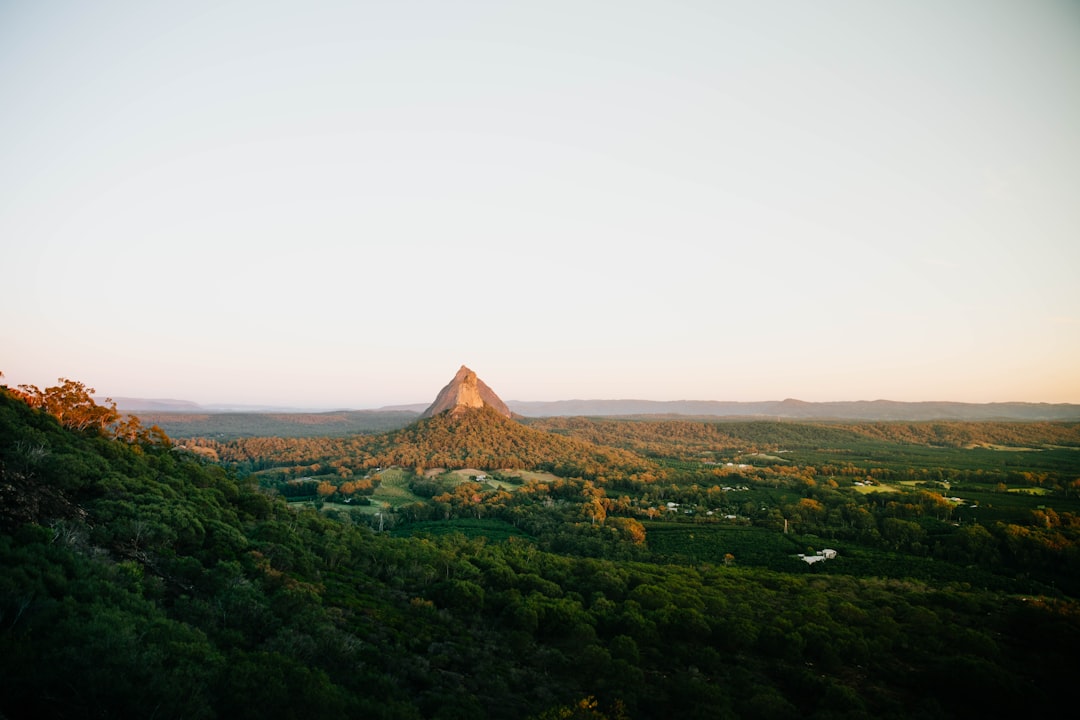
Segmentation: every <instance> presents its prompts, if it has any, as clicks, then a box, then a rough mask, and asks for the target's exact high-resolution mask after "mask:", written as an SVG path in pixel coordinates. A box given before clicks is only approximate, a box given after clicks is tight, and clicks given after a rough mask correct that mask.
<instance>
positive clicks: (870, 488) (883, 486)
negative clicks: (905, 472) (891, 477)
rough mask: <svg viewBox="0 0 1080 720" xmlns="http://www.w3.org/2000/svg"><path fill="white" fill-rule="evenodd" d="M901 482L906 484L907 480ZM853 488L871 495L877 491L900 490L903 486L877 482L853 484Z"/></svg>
mask: <svg viewBox="0 0 1080 720" xmlns="http://www.w3.org/2000/svg"><path fill="white" fill-rule="evenodd" d="M920 482H921V481H920ZM899 484H900V485H905V484H907V483H906V482H901V483H899ZM913 484H914V483H913ZM851 489H852V490H854V491H855V492H857V493H862V494H863V495H869V494H870V493H876V492H885V493H893V492H900V491H901V490H902V489H903V488H899V487H896V486H895V485H889V484H887V483H876V484H874V485H852V486H851Z"/></svg>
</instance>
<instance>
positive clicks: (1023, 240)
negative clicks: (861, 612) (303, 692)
mask: <svg viewBox="0 0 1080 720" xmlns="http://www.w3.org/2000/svg"><path fill="white" fill-rule="evenodd" d="M462 364H464V365H468V366H469V367H470V368H472V369H473V370H475V371H476V372H477V373H478V375H479V376H480V377H481V378H482V379H483V380H484V381H485V382H486V383H487V384H488V385H489V386H491V387H492V389H494V390H495V392H496V393H498V394H499V395H500V397H502V398H503V399H506V400H561V399H575V398H591V399H595V398H606V399H617V398H636V399H650V400H680V399H695V400H747V401H750V400H778V399H784V398H789V397H791V398H798V399H801V400H806V401H828V400H873V399H878V398H884V399H890V400H900V401H922V400H954V401H965V402H996V401H1029V402H1073V403H1077V402H1080V2H1076V1H1075V0H1058V1H1056V2H1052V1H1049V0H1025V2H1015V1H1014V0H950V1H949V2H940V1H937V0H878V1H876V2H871V3H868V2H862V1H860V0H851V1H849V2H841V1H833V0H821V1H817V2H807V1H806V0H776V1H770V0H754V1H748V2H722V1H720V0H706V1H702V2H680V1H674V0H666V1H664V2H661V1H652V0H638V1H634V0H619V1H615V0H612V1H610V2H609V1H607V0H574V1H573V2H563V1H562V0H547V1H546V2H543V3H507V2H482V1H479V0H459V1H458V2H438V1H431V2H421V1H414V0H401V1H398V2H393V3H387V2H359V1H357V2H344V1H342V2H330V1H327V2H319V1H317V0H311V1H307V2H254V1H250V2H249V1H237V2H227V1H218V2H199V1H197V0H196V1H193V2H184V3H147V2H140V1H132V2H116V1H111V0H103V1H101V2H94V3H86V2H65V1H64V0H57V1H56V2H48V3H42V2H12V1H5V0H0V371H2V372H3V373H4V379H3V380H2V381H0V382H4V383H6V384H8V385H11V386H14V385H17V384H22V383H31V384H35V385H39V386H41V387H45V386H46V385H49V384H53V383H55V381H56V379H57V378H60V377H66V378H72V379H75V380H79V381H81V382H84V383H86V385H88V386H90V387H93V388H95V389H96V390H97V397H99V398H102V397H105V396H109V397H142V398H176V399H184V400H189V401H193V402H199V403H204V404H210V403H251V404H277V405H287V406H295V407H305V408H310V407H351V408H366V407H379V406H383V405H390V404H399V403H423V402H430V401H431V400H432V399H433V398H434V397H435V395H436V394H437V393H438V391H439V389H440V388H441V387H442V386H443V385H444V384H446V383H447V382H448V381H449V380H450V379H451V378H452V377H453V375H454V373H455V372H456V371H457V369H458V367H460V366H461V365H462Z"/></svg>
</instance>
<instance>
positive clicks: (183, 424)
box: [115, 398, 1080, 438]
mask: <svg viewBox="0 0 1080 720" xmlns="http://www.w3.org/2000/svg"><path fill="white" fill-rule="evenodd" d="M115 400H116V403H117V407H118V408H119V409H120V410H121V411H123V412H130V413H134V414H137V415H138V416H139V418H140V419H141V420H142V421H143V423H144V424H145V425H158V426H160V427H161V428H162V429H163V430H165V432H166V433H167V434H168V435H169V436H170V437H174V438H186V437H218V438H234V437H253V436H270V435H277V436H282V437H304V436H308V437H315V436H341V435H351V434H353V433H373V432H387V431H390V430H397V429H399V428H403V427H405V426H406V425H408V424H409V423H411V422H413V421H414V420H416V419H417V418H418V417H419V416H420V413H421V412H422V411H423V410H424V409H425V408H426V407H428V406H427V405H423V404H417V405H395V406H390V407H384V408H378V409H376V410H335V411H331V412H309V411H301V410H297V409H292V410H289V409H280V410H273V411H267V410H256V409H254V408H252V409H251V410H239V411H232V412H223V411H221V410H218V409H215V408H213V407H208V406H201V405H198V404H196V403H192V402H187V401H183V400H141V399H138V398H115ZM121 400H123V401H124V402H121ZM506 406H507V407H509V409H510V410H511V411H512V412H514V413H517V414H518V415H522V416H524V417H559V416H594V417H595V416H606V417H617V416H624V415H681V416H694V417H730V418H745V419H766V418H767V419H791V420H860V421H881V420H885V421H887V420H901V421H920V420H924V421H925V420H968V421H978V420H1003V421H1010V420H1011V421H1055V420H1057V421H1067V420H1073V421H1080V405H1074V404H1064V403H1062V404H1049V403H984V404H978V403H958V402H916V403H906V402H894V401H890V400H872V401H858V402H822V403H812V402H803V401H801V400H782V401H764V402H723V401H711V400H678V401H671V402H660V401H652V400H559V401H554V402H523V401H515V400H510V401H508V402H507V403H506Z"/></svg>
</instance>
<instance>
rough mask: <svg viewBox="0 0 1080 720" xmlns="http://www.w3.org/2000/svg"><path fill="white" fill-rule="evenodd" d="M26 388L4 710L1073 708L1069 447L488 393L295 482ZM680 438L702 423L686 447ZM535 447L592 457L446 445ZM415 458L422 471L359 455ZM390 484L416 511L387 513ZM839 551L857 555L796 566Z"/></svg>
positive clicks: (6, 435)
mask: <svg viewBox="0 0 1080 720" xmlns="http://www.w3.org/2000/svg"><path fill="white" fill-rule="evenodd" d="M76 389H78V388H76ZM75 395H76V396H77V395H79V393H75ZM83 395H85V393H83ZM82 399H86V398H85V397H83V398H82ZM32 404H33V403H32V402H31V403H28V402H27V398H26V397H25V396H21V395H20V394H18V393H15V392H13V391H11V390H9V389H6V388H3V389H0V493H2V499H3V503H2V505H0V510H2V511H0V713H2V714H3V715H5V716H6V717H8V718H12V719H15V718H30V717H34V718H40V717H94V716H97V717H100V716H146V715H153V716H154V717H166V718H167V717H177V718H179V717H186V718H192V717H194V718H213V717H241V718H243V717H252V718H255V717H259V718H266V717H330V718H333V717H342V718H345V717H358V716H364V717H367V716H371V717H383V718H427V717H430V718H457V717H490V718H503V717H506V718H510V717H513V718H522V717H525V718H530V717H533V718H554V717H582V718H584V717H591V718H600V717H612V718H615V717H625V718H667V717H674V716H678V717H708V718H724V717H731V718H734V717H776V718H784V717H791V718H806V717H814V718H832V717H875V718H877V717H885V718H890V717H892V718H900V717H911V716H926V717H970V716H971V715H973V714H980V713H982V714H988V715H994V716H1000V715H1003V714H1006V713H1008V714H1012V713H1023V714H1025V715H1028V714H1036V713H1041V712H1050V711H1053V710H1056V709H1059V708H1061V707H1067V706H1068V705H1067V703H1069V702H1070V701H1071V695H1070V692H1071V689H1070V688H1071V685H1070V682H1069V681H1070V679H1071V677H1072V676H1073V674H1074V673H1075V670H1076V661H1075V654H1074V649H1075V647H1076V642H1077V640H1080V604H1078V602H1077V600H1076V593H1077V590H1076V589H1075V588H1074V587H1073V586H1072V585H1071V584H1070V582H1069V580H1070V578H1072V579H1073V580H1075V578H1076V577H1077V576H1078V573H1077V572H1076V564H1075V562H1076V557H1077V556H1076V540H1077V537H1076V532H1077V531H1076V525H1077V523H1076V517H1075V515H1076V507H1075V489H1074V487H1073V485H1072V480H1074V479H1075V478H1076V477H1077V466H1076V461H1075V459H1073V460H1070V458H1071V457H1072V456H1070V455H1069V453H1075V452H1076V451H1075V450H1069V449H1060V448H1046V449H1031V450H1028V451H1023V452H1021V451H1015V452H1013V451H1001V450H991V449H987V448H972V449H963V448H936V447H923V449H924V451H925V452H926V453H929V454H928V455H927V454H923V455H918V456H917V458H916V459H917V462H916V463H908V462H905V461H904V460H903V459H902V454H901V453H900V452H899V451H898V448H900V447H901V446H900V445H898V444H897V443H895V442H893V443H891V444H890V443H889V442H885V441H882V440H876V439H871V440H867V441H866V444H863V445H855V446H853V445H852V442H853V437H854V436H852V435H850V434H844V435H837V436H834V437H832V438H831V439H830V440H829V441H828V442H824V443H822V442H820V440H821V439H822V438H818V441H817V442H815V441H809V440H807V441H806V442H804V443H798V444H789V443H792V442H793V441H795V440H797V437H796V436H797V435H798V430H797V429H796V430H795V431H794V432H795V433H796V436H793V435H788V436H787V437H786V438H784V439H783V441H778V442H775V443H773V444H771V445H770V444H768V443H766V442H764V441H763V440H762V437H761V436H759V437H758V439H751V438H749V437H743V438H739V437H738V436H739V435H740V434H746V433H749V434H751V435H752V434H753V433H760V432H773V430H775V431H776V432H777V433H779V432H780V431H784V432H792V431H791V428H771V429H770V428H756V429H753V430H746V429H743V428H737V429H735V430H732V431H731V432H730V433H729V435H730V436H731V437H733V438H734V439H733V440H732V441H731V443H730V444H724V443H720V442H713V441H712V440H707V439H703V438H705V437H706V436H708V434H709V433H712V432H715V431H716V430H714V428H712V427H697V426H695V425H694V423H690V424H689V425H688V426H687V427H686V428H685V429H681V430H679V429H673V428H671V427H668V426H664V425H663V424H662V423H661V424H658V425H656V426H655V427H654V428H652V429H651V430H650V429H649V428H647V427H645V426H637V425H634V426H631V425H629V424H628V425H626V426H624V427H625V430H626V434H625V435H623V434H621V433H620V432H618V426H612V425H608V424H606V423H607V421H598V427H597V429H596V432H595V433H593V436H592V438H591V440H590V438H589V437H587V436H588V435H589V434H590V433H592V432H593V428H591V427H590V424H589V423H584V424H583V423H578V422H577V421H574V422H573V423H570V424H571V425H573V426H575V428H577V429H572V428H565V427H564V428H562V429H561V430H560V432H561V434H559V433H551V432H548V431H547V430H544V429H541V428H538V427H535V426H531V427H523V426H521V425H520V423H516V422H515V421H514V420H510V419H507V418H503V417H498V416H496V415H492V414H490V413H487V412H484V410H483V409H482V408H481V409H477V410H475V411H473V412H469V413H463V414H461V415H459V416H458V417H456V418H451V417H449V416H442V415H436V416H435V417H432V418H430V419H429V420H426V421H425V423H426V424H418V425H417V426H414V427H411V428H408V429H406V430H404V431H402V432H401V433H400V434H397V435H394V434H388V435H384V436H378V437H357V438H352V439H345V440H343V439H340V438H339V439H336V440H333V441H331V440H329V439H326V440H325V441H318V442H316V441H305V442H311V443H315V445H317V446H318V447H319V448H320V449H319V452H323V451H326V450H328V449H330V448H336V449H335V450H334V452H337V451H342V452H344V453H346V454H344V455H342V456H340V457H338V458H337V459H338V460H344V461H345V462H342V463H341V464H339V466H338V467H333V466H332V465H331V464H329V463H328V464H327V466H326V467H322V465H321V463H318V462H317V463H314V464H318V465H320V467H319V468H318V469H315V468H314V467H313V465H308V466H304V468H303V469H302V470H300V471H298V472H294V471H295V470H296V468H297V467H299V466H294V465H279V464H275V462H276V461H274V460H273V459H272V457H270V456H263V455H258V454H253V455H252V456H251V457H250V458H249V459H247V460H244V461H243V462H239V461H237V462H232V461H229V460H222V459H219V461H213V460H211V459H208V457H207V455H208V452H207V451H209V450H214V451H215V452H219V454H221V455H224V454H226V452H225V450H226V445H219V446H215V445H214V443H213V442H212V441H209V440H208V441H206V442H205V443H204V444H199V443H194V444H191V446H190V447H191V448H193V449H199V448H201V450H200V452H198V453H196V452H192V450H190V449H182V448H180V447H178V445H177V444H175V443H173V441H171V440H170V439H169V438H167V437H165V436H164V435H163V434H159V433H155V434H148V433H141V434H140V433H135V434H126V435H125V434H123V433H116V432H114V429H113V427H114V426H113V424H112V423H105V424H93V423H92V424H89V425H86V426H83V427H81V428H80V427H65V424H64V422H63V421H62V420H63V418H62V417H61V418H59V419H58V417H57V416H56V413H53V414H50V411H49V410H48V409H47V408H44V407H31V405H32ZM53 410H55V408H53ZM590 422H591V421H590ZM552 429H555V428H552ZM720 429H721V430H725V429H730V428H720ZM845 432H846V431H845ZM504 433H505V435H506V437H503V434H504ZM807 433H808V434H812V431H807ZM604 434H607V436H608V439H607V440H604V439H603V437H602V436H603V435H604ZM665 434H667V435H669V436H671V437H672V438H676V437H677V438H683V437H689V438H693V437H695V436H701V437H698V439H696V440H693V442H685V443H684V442H681V441H680V442H674V443H671V444H670V447H673V448H674V449H673V450H672V451H668V452H665V451H664V450H663V447H664V446H665V445H664V442H665V441H664V439H663V438H664V436H665ZM567 435H576V437H567ZM619 437H622V438H623V441H622V442H620V443H619V444H620V445H622V446H623V447H620V448H614V447H612V446H611V445H610V444H602V443H601V441H603V443H610V442H613V441H614V440H615V439H617V438H619ZM774 437H779V436H774ZM470 438H471V439H470ZM627 438H629V440H627ZM1060 440H1061V438H1057V439H1056V440H1055V441H1054V443H1053V444H1054V445H1061V444H1065V443H1062V442H1060ZM474 441H475V442H479V443H481V445H479V446H478V445H477V444H475V442H474ZM838 441H842V442H843V444H840V443H839V442H838ZM244 442H245V443H247V445H248V446H249V449H250V445H251V443H252V441H244ZM291 442H293V441H291V440H290V439H289V438H277V439H273V440H271V439H265V444H266V447H267V448H272V447H277V446H278V444H280V445H281V446H288V445H289V444H290V443H291ZM348 442H354V443H356V445H355V446H349V445H347V444H341V445H335V443H348ZM517 442H520V443H523V444H524V446H525V447H526V448H527V449H529V450H530V451H531V450H532V449H533V447H534V445H535V446H537V447H544V448H548V449H549V450H552V451H554V452H556V453H563V452H572V453H578V454H580V453H588V454H589V456H590V457H592V458H593V461H595V462H596V465H597V468H596V469H597V473H596V474H595V476H592V477H588V478H587V477H584V476H583V475H580V474H578V473H579V472H581V471H583V470H586V469H588V468H582V467H574V466H570V465H566V466H565V467H561V466H558V465H557V464H556V465H545V463H551V462H552V461H551V459H550V458H549V459H547V460H542V461H540V462H539V463H536V464H535V465H533V466H530V467H528V468H526V469H527V470H531V471H533V472H531V473H529V472H521V473H520V474H517V475H514V474H513V473H511V472H510V469H509V468H503V469H502V470H495V469H489V470H488V471H487V472H473V471H471V470H468V471H464V470H463V471H459V473H457V474H455V473H452V472H449V471H448V469H447V471H446V472H443V471H441V470H439V469H436V466H435V464H434V462H433V461H434V460H435V459H436V458H435V457H434V456H433V455H430V454H426V453H432V452H442V453H444V454H446V456H447V457H448V458H450V459H454V458H458V459H460V460H462V462H464V461H465V460H472V459H475V458H474V455H475V454H476V452H477V447H483V445H484V444H488V443H496V444H499V443H502V444H505V445H506V446H507V447H509V448H513V449H514V450H515V452H521V451H520V449H518V447H517V446H516V445H515V443H517ZM369 443H371V444H369ZM455 443H457V444H456V445H455ZM295 444H296V445H298V446H301V447H302V446H303V445H304V443H299V442H297V443H295ZM399 444H400V446H402V447H405V448H407V449H408V450H407V452H409V453H418V454H423V455H424V468H423V470H424V472H423V474H417V473H416V470H417V469H419V468H417V467H414V466H412V463H411V462H410V463H402V464H401V465H402V466H401V467H396V468H392V467H387V466H385V465H379V464H374V465H370V464H369V463H372V462H377V461H378V460H379V459H380V458H379V455H378V453H380V452H384V451H385V452H397V451H398V450H396V448H398V447H399ZM645 446H647V447H645ZM852 447H854V452H848V453H847V454H844V453H841V452H840V450H844V449H847V450H851V449H852ZM905 447H907V446H905ZM910 447H911V448H915V447H917V446H915V445H911V446H910ZM455 448H456V449H455ZM569 448H572V450H568V449H569ZM890 448H891V449H890ZM354 450H355V451H356V452H361V453H367V454H366V455H364V456H363V459H362V460H356V461H353V460H351V459H350V458H351V456H350V455H348V453H350V452H353V451H354ZM372 451H374V452H372ZM462 451H467V453H468V454H467V455H466V456H464V457H459V456H457V455H455V453H458V452H462ZM296 452H297V456H299V455H302V454H303V451H302V450H298V451H296ZM401 452H405V451H401ZM537 452H538V453H539V454H540V455H541V456H542V455H544V452H540V451H539V450H537ZM545 452H546V451H545ZM875 455H876V457H875ZM819 456H820V457H829V458H832V459H833V461H834V462H833V463H832V465H828V466H826V465H824V464H821V463H819V462H817V460H814V462H813V464H811V463H809V462H807V460H808V459H813V458H815V457H819ZM492 457H498V458H501V457H502V456H501V455H498V456H496V455H492ZM521 460H522V464H523V465H524V464H526V463H529V464H532V463H533V461H532V459H531V457H530V458H529V459H528V460H526V458H521ZM609 461H610V462H611V467H610V468H609V467H608V466H607V465H606V464H605V463H607V462H609ZM259 462H265V463H266V467H264V468H255V467H254V464H257V463H259ZM934 462H942V463H946V462H955V463H959V465H960V466H958V467H950V466H949V465H947V464H942V465H940V466H934V465H932V463H934ZM244 463H248V464H247V465H245V464H244ZM728 463H731V465H728ZM1014 463H1020V464H1014ZM464 468H465V470H467V468H468V466H464ZM323 470H329V472H326V473H323V472H322V471H323ZM345 470H348V471H349V472H350V473H352V474H351V475H350V474H349V473H346V472H342V471H345ZM601 471H602V472H601ZM938 471H940V472H938ZM300 472H304V473H308V474H311V473H316V475H317V476H318V477H321V478H323V479H321V480H317V481H316V484H319V485H321V483H323V482H325V483H326V484H327V485H330V486H331V487H333V488H340V487H341V486H342V485H344V484H345V483H346V482H350V481H352V482H358V481H360V480H369V481H373V482H371V486H372V487H371V489H370V494H369V495H366V496H364V499H366V500H368V501H369V502H373V503H375V504H373V505H364V506H362V507H360V508H359V509H353V508H349V507H348V506H347V505H346V504H344V503H334V502H330V500H332V499H334V498H340V494H338V495H332V494H326V495H318V494H315V496H314V497H311V498H305V497H303V496H296V497H294V498H293V502H287V501H286V498H285V497H284V495H283V493H281V492H279V490H278V488H280V487H283V485H281V483H282V482H285V483H288V482H292V481H295V480H299V477H301V476H300V475H299V473H300ZM1025 473H1026V475H1025ZM281 476H287V477H288V478H289V479H288V480H282V479H281ZM380 476H382V477H383V479H384V482H385V483H386V484H390V483H391V482H393V483H398V486H397V489H398V490H400V491H401V492H410V493H411V495H410V497H408V498H405V499H404V502H402V503H401V504H398V505H390V504H389V503H386V504H383V503H382V502H381V501H380V500H379V498H380V494H379V493H380V490H381V485H380V484H379V483H378V482H375V481H378V480H379V478H380ZM304 482H309V481H304ZM856 483H859V484H858V485H856ZM906 483H910V484H906ZM944 483H948V488H949V489H948V491H947V494H945V493H946V491H945V487H944V485H943V484H944ZM999 485H1003V486H1004V487H1003V488H1002V487H999ZM414 490H415V492H414ZM1014 490H1018V491H1019V490H1022V491H1024V492H1013V491H1014ZM1034 491H1039V493H1041V494H1038V495H1034V494H1028V493H1029V492H1034ZM953 495H956V496H962V499H964V500H965V502H964V503H963V504H954V503H952V501H949V504H943V503H942V499H946V500H947V499H948V497H951V496H953ZM15 499H19V500H18V502H15ZM976 499H977V500H976ZM975 504H978V507H972V506H973V505H975ZM991 506H992V507H991ZM1040 506H1041V507H1040ZM12 508H17V511H13V510H12ZM373 511H374V512H373ZM717 511H719V512H717ZM710 512H712V513H713V514H711V515H710V514H709V513H710ZM729 515H730V516H732V517H733V519H730V520H729V519H726V518H727V516H729ZM785 523H786V525H787V527H788V530H789V532H787V533H786V534H785V533H784V528H785ZM954 523H959V525H956V524H954ZM380 524H384V525H385V527H384V529H383V531H382V532H380V531H379V530H378V528H379V527H380ZM826 548H829V549H834V550H838V551H839V554H838V555H837V556H836V557H834V558H833V559H829V560H826V561H824V562H816V563H814V564H813V565H810V564H807V563H805V562H803V561H802V560H800V559H798V557H797V555H798V554H804V555H814V553H816V552H817V551H821V550H823V549H826ZM1025 559H1026V562H1025ZM1055 568H1057V569H1056V570H1055ZM1055 573H1056V574H1055Z"/></svg>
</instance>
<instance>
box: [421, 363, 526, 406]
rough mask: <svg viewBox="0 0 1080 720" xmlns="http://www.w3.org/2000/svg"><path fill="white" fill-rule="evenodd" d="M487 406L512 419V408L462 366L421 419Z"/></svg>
mask: <svg viewBox="0 0 1080 720" xmlns="http://www.w3.org/2000/svg"><path fill="white" fill-rule="evenodd" d="M485 405H486V406H487V407H489V408H491V409H492V410H494V411H495V412H497V413H498V414H500V415H502V416H504V417H510V408H508V407H506V403H504V402H503V401H502V400H500V399H499V396H498V395H496V394H495V391H494V390H492V389H491V388H489V387H488V386H487V385H485V384H484V381H483V380H481V379H480V378H478V377H477V376H476V373H474V372H473V371H472V370H470V369H469V368H467V367H465V366H464V365H462V366H461V369H460V370H458V371H457V375H455V376H454V379H453V380H451V381H450V382H449V384H447V386H446V387H444V388H443V389H442V390H440V391H439V394H438V396H436V398H435V402H433V403H431V405H430V406H429V407H428V409H427V410H425V411H424V412H423V414H422V415H421V416H420V417H422V418H429V417H434V416H435V415H439V414H441V413H444V412H447V411H449V412H450V414H451V415H457V414H458V413H460V412H463V411H465V410H469V409H471V408H481V407H484V406H485Z"/></svg>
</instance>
